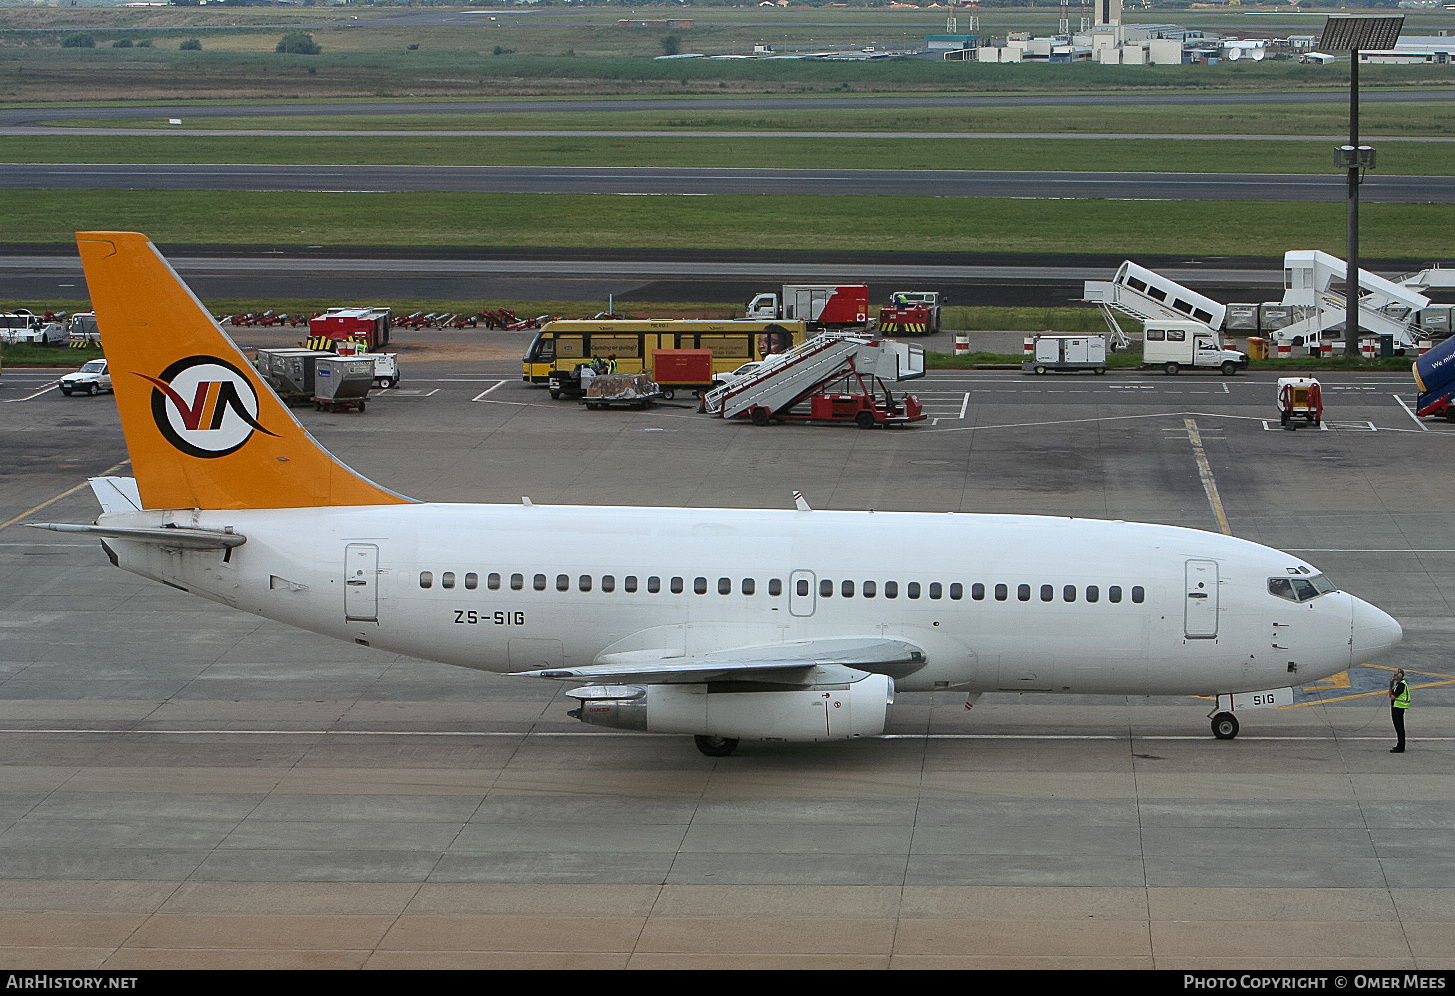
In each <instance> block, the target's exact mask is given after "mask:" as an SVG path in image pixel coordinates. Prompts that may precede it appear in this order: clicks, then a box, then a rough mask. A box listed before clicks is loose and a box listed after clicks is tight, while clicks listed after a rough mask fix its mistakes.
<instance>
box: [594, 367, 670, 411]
mask: <svg viewBox="0 0 1455 996" xmlns="http://www.w3.org/2000/svg"><path fill="white" fill-rule="evenodd" d="M661 396H662V389H661V388H660V387H658V386H657V384H655V383H654V382H653V381H652V378H650V377H648V376H647V375H646V374H597V375H596V376H595V377H592V378H591V383H590V385H589V386H588V387H587V388H586V394H585V396H584V397H582V399H581V403H582V404H584V405H585V406H586V407H587V408H588V409H589V410H591V411H596V410H598V409H601V408H611V407H615V406H618V405H620V406H624V407H630V408H650V407H651V406H652V402H653V401H655V400H656V399H657V398H660V397H661Z"/></svg>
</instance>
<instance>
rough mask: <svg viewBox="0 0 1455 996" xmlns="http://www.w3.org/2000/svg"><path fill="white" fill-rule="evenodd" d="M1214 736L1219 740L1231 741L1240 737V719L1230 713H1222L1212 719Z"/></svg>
mask: <svg viewBox="0 0 1455 996" xmlns="http://www.w3.org/2000/svg"><path fill="white" fill-rule="evenodd" d="M1212 731H1213V736H1215V737H1217V738H1218V739H1219V740H1231V739H1233V738H1234V737H1236V736H1237V735H1238V718H1237V717H1236V716H1234V715H1233V714H1232V713H1230V712H1220V713H1217V714H1215V715H1214V716H1213V718H1212Z"/></svg>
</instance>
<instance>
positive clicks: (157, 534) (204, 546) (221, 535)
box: [26, 522, 248, 550]
mask: <svg viewBox="0 0 1455 996" xmlns="http://www.w3.org/2000/svg"><path fill="white" fill-rule="evenodd" d="M26 525H27V526H30V527H31V528H33V529H49V530H51V531H52V532H56V533H92V534H94V535H96V536H113V537H115V538H117V539H127V540H139V541H140V542H142V543H155V544H156V545H157V546H163V547H172V548H174V549H178V550H228V549H231V548H232V547H237V546H242V545H243V544H244V543H246V542H247V541H248V538H247V537H246V536H244V535H242V534H241V533H232V532H222V531H220V530H217V529H188V528H185V527H182V526H160V527H158V528H155V529H147V528H143V527H135V526H133V527H128V526H81V525H74V524H72V523H69V522H27V523H26Z"/></svg>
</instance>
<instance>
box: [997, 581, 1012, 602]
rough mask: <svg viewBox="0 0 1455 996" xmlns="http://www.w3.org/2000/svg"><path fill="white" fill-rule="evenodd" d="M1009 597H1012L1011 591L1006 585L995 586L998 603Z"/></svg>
mask: <svg viewBox="0 0 1455 996" xmlns="http://www.w3.org/2000/svg"><path fill="white" fill-rule="evenodd" d="M1009 596H1010V589H1008V588H1006V586H1005V585H1003V584H998V585H996V586H995V600H996V601H997V602H1003V601H1005V600H1006V598H1008V597H1009Z"/></svg>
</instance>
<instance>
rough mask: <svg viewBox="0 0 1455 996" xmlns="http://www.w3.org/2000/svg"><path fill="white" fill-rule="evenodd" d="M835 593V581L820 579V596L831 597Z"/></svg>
mask: <svg viewBox="0 0 1455 996" xmlns="http://www.w3.org/2000/svg"><path fill="white" fill-rule="evenodd" d="M833 593H834V583H833V582H832V581H828V580H824V581H820V582H819V583H818V597H819V598H830V597H832V596H833Z"/></svg>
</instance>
